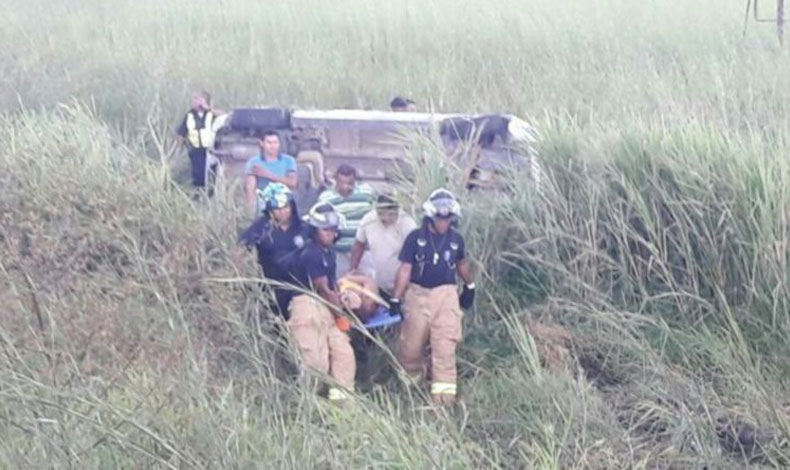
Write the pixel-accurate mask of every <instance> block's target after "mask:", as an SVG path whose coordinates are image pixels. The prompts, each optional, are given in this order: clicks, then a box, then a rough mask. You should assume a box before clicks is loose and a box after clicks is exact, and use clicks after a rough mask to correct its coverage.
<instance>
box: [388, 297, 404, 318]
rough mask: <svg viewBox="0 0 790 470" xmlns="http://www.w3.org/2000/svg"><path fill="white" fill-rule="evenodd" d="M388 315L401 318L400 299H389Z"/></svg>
mask: <svg viewBox="0 0 790 470" xmlns="http://www.w3.org/2000/svg"><path fill="white" fill-rule="evenodd" d="M390 315H393V316H399V317H401V318H403V310H401V306H400V299H395V298H392V299H390Z"/></svg>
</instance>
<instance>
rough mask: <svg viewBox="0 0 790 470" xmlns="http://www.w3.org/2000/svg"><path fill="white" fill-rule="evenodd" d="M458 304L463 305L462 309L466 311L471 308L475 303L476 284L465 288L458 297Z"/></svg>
mask: <svg viewBox="0 0 790 470" xmlns="http://www.w3.org/2000/svg"><path fill="white" fill-rule="evenodd" d="M458 303H459V304H461V308H462V309H464V310H466V309H468V308H470V307H471V306H472V305H473V304H474V303H475V284H474V283H471V284H467V285H465V286H464V289H463V290H462V291H461V295H460V296H459V297H458Z"/></svg>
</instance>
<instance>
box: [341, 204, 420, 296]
mask: <svg viewBox="0 0 790 470" xmlns="http://www.w3.org/2000/svg"><path fill="white" fill-rule="evenodd" d="M416 228H417V223H416V222H414V219H412V218H411V216H410V215H408V214H407V213H406V212H405V211H403V210H402V209H401V208H400V205H399V204H398V201H396V200H395V198H394V196H393V195H388V194H381V195H379V196H378V197H377V198H376V206H375V209H374V210H372V211H370V212H368V213H367V214H366V215H365V217H363V218H362V220H361V221H360V223H359V228H357V235H356V239H355V240H354V245H353V246H352V247H351V261H350V263H349V264H350V268H351V272H355V271H356V270H357V269H358V268H359V263H360V261H361V260H362V256H363V254H364V253H365V251H366V250H367V251H368V252H369V253H370V257H371V263H372V265H373V279H374V280H375V281H376V283H377V284H378V285H379V287H380V288H381V289H382V290H383V291H385V292H382V297H385V298H386V297H389V294H391V293H392V289H393V288H394V287H395V274H396V273H397V272H398V268H400V261H398V254H400V250H401V247H402V246H403V242H404V241H405V240H406V236H407V235H409V234H410V233H411V232H412V231H413V230H414V229H416ZM384 294H386V295H384Z"/></svg>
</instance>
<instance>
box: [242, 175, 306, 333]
mask: <svg viewBox="0 0 790 470" xmlns="http://www.w3.org/2000/svg"><path fill="white" fill-rule="evenodd" d="M261 200H262V201H263V204H264V206H265V210H264V213H263V215H261V216H260V217H258V218H257V219H256V220H255V221H254V222H253V223H252V225H250V227H249V228H248V229H247V230H245V231H244V233H242V235H241V236H240V237H239V243H240V244H241V245H243V246H246V247H251V246H254V247H255V248H256V249H257V251H258V263H259V264H260V265H261V268H262V269H263V277H264V278H266V279H270V280H272V281H275V282H278V283H283V284H287V283H290V282H291V276H290V274H289V270H290V267H291V264H292V263H293V261H294V258H295V257H297V256H299V250H300V249H301V248H302V247H304V245H305V242H306V239H307V233H306V228H307V227H306V226H305V224H303V223H302V220H301V219H300V218H299V213H298V210H297V207H296V202H295V201H294V195H293V193H292V192H291V190H290V189H289V188H288V187H287V186H285V185H284V184H282V183H270V184H269V185H268V186H266V188H265V189H264V190H263V191H261ZM292 293H293V290H292V289H289V288H288V287H287V286H284V285H278V286H275V287H274V298H275V303H274V305H272V307H273V308H272V310H273V311H274V312H276V313H278V314H279V315H281V316H283V317H284V318H285V319H286V320H287V319H288V304H289V303H290V300H291V296H292Z"/></svg>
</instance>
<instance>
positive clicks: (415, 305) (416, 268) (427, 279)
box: [390, 188, 475, 404]
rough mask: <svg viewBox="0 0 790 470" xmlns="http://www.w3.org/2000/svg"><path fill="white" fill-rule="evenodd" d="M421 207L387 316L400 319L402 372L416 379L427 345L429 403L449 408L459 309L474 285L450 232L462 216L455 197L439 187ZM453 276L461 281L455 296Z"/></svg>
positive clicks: (468, 302)
mask: <svg viewBox="0 0 790 470" xmlns="http://www.w3.org/2000/svg"><path fill="white" fill-rule="evenodd" d="M422 207H423V210H424V212H425V217H424V218H423V223H422V226H421V227H420V228H417V229H416V230H414V231H413V232H411V233H410V234H409V235H408V236H407V237H406V240H405V241H404V244H403V248H402V249H401V252H400V256H399V259H400V261H401V266H400V269H399V270H398V273H397V276H396V279H395V288H394V290H393V295H392V299H391V300H390V311H391V312H392V313H393V314H402V315H403V324H402V326H401V331H400V335H399V338H398V351H397V357H398V361H399V362H400V363H401V365H402V366H403V368H404V370H405V371H406V373H407V374H409V376H410V377H411V378H413V379H415V380H420V379H422V377H423V374H424V369H425V359H424V357H423V356H424V352H425V348H426V345H427V344H428V343H430V345H431V357H430V360H431V364H430V366H431V371H432V375H433V377H432V383H431V396H432V399H433V401H434V403H437V404H452V403H455V399H456V377H457V372H456V364H455V352H456V348H457V346H458V343H459V342H460V341H461V319H462V316H463V312H462V310H461V309H462V308H463V309H468V308H470V307H471V306H472V304H473V302H474V297H475V285H474V283H473V282H472V275H471V273H470V270H469V264H468V263H467V260H466V252H465V246H464V239H463V237H462V236H461V234H460V233H458V232H457V231H456V230H455V229H454V228H453V225H454V222H455V221H456V219H457V218H458V217H460V215H461V207H460V205H459V204H458V201H457V200H456V199H455V196H453V194H452V193H451V192H450V191H448V190H446V189H444V188H440V189H437V190H435V191H434V192H433V193H432V194H431V195H430V197H429V198H428V200H427V201H425V203H424V204H423V206H422ZM457 276H460V277H461V279H462V280H463V282H464V286H463V290H462V293H461V295H460V297H459V295H458V291H457V286H456V284H457ZM404 295H405V297H404ZM401 298H403V304H402V305H401V301H400V299H401Z"/></svg>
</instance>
